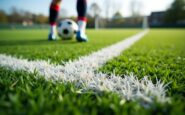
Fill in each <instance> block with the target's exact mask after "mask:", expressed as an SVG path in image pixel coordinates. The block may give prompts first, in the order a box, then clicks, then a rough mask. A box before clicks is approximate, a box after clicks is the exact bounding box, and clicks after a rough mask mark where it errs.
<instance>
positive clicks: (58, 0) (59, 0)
mask: <svg viewBox="0 0 185 115" xmlns="http://www.w3.org/2000/svg"><path fill="white" fill-rule="evenodd" d="M61 1H62V0H53V1H52V3H53V4H60V2H61Z"/></svg>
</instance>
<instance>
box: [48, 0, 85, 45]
mask: <svg viewBox="0 0 185 115" xmlns="http://www.w3.org/2000/svg"><path fill="white" fill-rule="evenodd" d="M61 1H62V0H52V2H51V5H50V10H49V23H50V33H49V36H48V40H56V39H57V27H56V21H57V17H58V14H59V10H60V3H61ZM86 12H87V1H86V0H77V13H78V22H77V23H78V27H79V30H78V32H77V33H76V40H77V41H79V42H86V41H87V40H88V38H87V36H86V34H85V29H86V23H87V18H86Z"/></svg>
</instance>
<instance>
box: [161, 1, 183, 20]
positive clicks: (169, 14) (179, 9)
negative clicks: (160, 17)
mask: <svg viewBox="0 0 185 115" xmlns="http://www.w3.org/2000/svg"><path fill="white" fill-rule="evenodd" d="M164 22H165V23H185V0H175V1H174V2H173V3H172V4H171V6H170V8H169V9H168V10H167V11H166V13H165V19H164Z"/></svg>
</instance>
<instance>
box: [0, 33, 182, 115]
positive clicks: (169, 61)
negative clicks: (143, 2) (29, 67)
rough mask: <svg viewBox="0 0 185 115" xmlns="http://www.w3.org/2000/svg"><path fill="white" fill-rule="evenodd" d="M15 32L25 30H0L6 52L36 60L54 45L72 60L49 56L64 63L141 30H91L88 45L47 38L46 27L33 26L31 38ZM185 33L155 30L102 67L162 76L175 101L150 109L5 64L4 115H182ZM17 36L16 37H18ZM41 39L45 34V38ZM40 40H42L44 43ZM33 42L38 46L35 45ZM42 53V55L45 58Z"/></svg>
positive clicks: (0, 89)
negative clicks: (80, 89)
mask: <svg viewBox="0 0 185 115" xmlns="http://www.w3.org/2000/svg"><path fill="white" fill-rule="evenodd" d="M16 31H17V32H18V33H19V32H20V33H19V34H18V33H17V34H18V35H17V36H16V32H15V33H14V31H13V32H10V33H9V34H8V35H6V34H5V33H8V31H7V30H6V31H1V32H0V33H1V34H0V35H1V38H0V44H1V46H0V52H1V53H7V54H11V55H16V56H22V57H24V58H29V59H31V60H35V59H45V60H47V59H48V58H50V57H49V56H48V55H50V56H52V55H53V52H52V49H56V50H60V51H61V50H62V52H66V55H65V56H67V57H68V58H67V59H65V56H64V55H63V56H59V57H57V56H55V55H53V58H50V59H51V61H52V62H55V63H60V61H61V60H69V59H75V58H77V57H79V56H81V55H85V54H88V53H89V52H92V51H96V50H98V49H99V48H101V47H104V46H107V45H110V44H112V43H115V42H117V41H119V40H121V38H123V37H124V36H125V37H126V36H129V35H131V34H133V33H136V32H138V31H139V30H118V31H119V32H120V34H121V35H117V34H118V33H117V34H116V32H117V30H102V31H100V32H98V31H93V30H90V31H88V33H89V34H88V35H89V36H91V41H90V42H89V43H87V44H83V43H82V44H81V43H76V42H74V41H65V42H62V41H55V42H48V41H45V37H46V35H45V33H47V31H41V32H39V31H38V30H36V31H35V34H33V35H32V32H29V30H25V32H27V33H30V36H28V37H26V38H27V40H25V39H24V38H25V36H22V34H21V32H22V31H21V30H16ZM111 32H112V33H111ZM100 33H101V34H100ZM126 33H129V34H126ZM184 33H185V30H183V29H181V30H174V29H169V30H168V29H167V30H166V29H161V30H158V29H157V30H150V32H149V34H147V35H146V36H145V37H144V38H143V39H142V40H140V41H139V42H137V43H136V44H135V45H134V46H132V47H131V48H129V49H128V50H126V51H125V52H123V54H122V55H121V56H119V57H117V58H114V59H113V60H111V61H109V62H108V63H107V64H106V65H105V66H104V67H103V68H100V71H102V72H106V73H111V72H114V73H116V74H120V75H123V74H130V73H131V72H133V73H134V74H136V75H137V76H138V77H139V78H142V77H143V76H145V75H148V76H149V77H151V79H152V80H154V79H155V77H157V78H158V79H161V80H162V81H164V82H165V83H168V82H171V84H170V85H169V87H168V92H167V96H169V97H171V103H165V104H159V103H156V102H154V103H153V104H152V105H150V106H148V107H146V106H142V105H141V104H140V103H138V102H132V101H126V100H124V99H121V98H120V97H119V96H118V95H116V94H112V93H111V92H109V93H108V92H102V93H98V94H95V93H91V92H89V93H85V94H80V93H76V91H77V90H78V89H75V87H74V86H73V84H66V85H64V84H61V83H59V82H56V83H53V82H51V81H46V80H45V79H43V77H41V76H38V75H37V74H36V73H35V74H29V73H27V72H25V71H11V70H8V69H6V68H2V67H0V114H88V115H89V114H107V115H108V114H110V115H112V114H118V115H119V114H138V115H141V114H142V115H143V114H155V115H156V114H177V115H181V114H182V115H183V114H184V110H185V104H184V101H185V99H184V93H185V92H184V89H185V86H184V84H185V80H184V78H185V76H184V75H185V73H184V72H185V71H184V70H185V67H184V64H185V51H184V49H185V45H184V43H185V38H184V36H185V34H184ZM107 34H108V35H107ZM124 34H125V35H124ZM25 35H27V34H25ZM34 35H35V36H39V37H38V38H37V37H36V38H35V37H33V36H34ZM2 36H4V37H2ZM14 36H15V38H13V37H14ZM101 36H102V37H101ZM105 36H107V37H105ZM116 36H117V38H116ZM119 37H120V38H119ZM5 38H7V39H5ZM39 38H42V40H43V41H42V40H40V39H39ZM110 39H111V40H110ZM112 39H114V40H112ZM37 40H38V41H37ZM39 40H40V42H41V43H39ZM8 41H10V43H8ZM24 41H27V42H26V44H23V45H21V44H22V43H24ZM96 43H97V44H98V46H97V47H95V44H96ZM102 44H103V45H102ZM33 46H35V48H32V47H33ZM16 47H17V49H16ZM40 47H41V48H40ZM47 47H49V48H48V49H50V47H51V50H49V51H48V52H47V49H46V51H45V53H44V52H43V50H45V48H47ZM69 47H70V48H71V49H70V48H69ZM78 47H83V48H84V49H85V50H81V49H80V48H78ZM92 47H93V48H92ZM94 47H95V48H94ZM65 48H67V49H65ZM72 48H76V49H75V50H79V51H78V52H81V53H78V54H77V55H75V56H74V55H73V52H75V50H74V49H72ZM86 48H87V49H86ZM21 49H22V50H21ZM23 49H24V50H25V51H24V50H23ZM26 49H27V50H26ZM36 52H37V53H36ZM62 52H59V53H62ZM67 52H68V54H67ZM44 54H45V55H44ZM47 54H48V55H47ZM37 55H40V57H39V56H37ZM42 55H44V56H42ZM34 56H35V57H34ZM55 57H57V59H56V58H55ZM154 81H155V80H154Z"/></svg>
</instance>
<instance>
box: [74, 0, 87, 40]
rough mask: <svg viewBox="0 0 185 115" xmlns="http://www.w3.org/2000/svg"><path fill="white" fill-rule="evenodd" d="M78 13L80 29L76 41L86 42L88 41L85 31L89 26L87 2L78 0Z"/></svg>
mask: <svg viewBox="0 0 185 115" xmlns="http://www.w3.org/2000/svg"><path fill="white" fill-rule="evenodd" d="M77 13H78V27H79V31H78V32H77V36H76V39H77V41H79V42H86V41H87V40H88V38H87V36H86V34H85V29H86V24H87V17H86V14H87V0H77Z"/></svg>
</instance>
